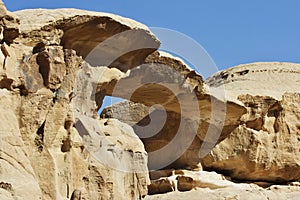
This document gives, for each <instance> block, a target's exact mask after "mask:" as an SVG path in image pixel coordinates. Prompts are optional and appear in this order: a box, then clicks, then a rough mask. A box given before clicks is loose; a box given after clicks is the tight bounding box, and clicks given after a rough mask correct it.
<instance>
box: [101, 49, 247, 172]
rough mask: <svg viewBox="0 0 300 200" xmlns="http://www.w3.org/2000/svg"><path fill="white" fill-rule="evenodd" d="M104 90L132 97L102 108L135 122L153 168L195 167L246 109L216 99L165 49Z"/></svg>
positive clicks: (133, 124)
mask: <svg viewBox="0 0 300 200" xmlns="http://www.w3.org/2000/svg"><path fill="white" fill-rule="evenodd" d="M102 91H105V92H106V94H107V95H110V96H117V97H122V98H125V99H129V100H130V101H131V102H128V105H126V103H121V104H118V105H114V106H112V108H111V109H106V110H104V111H103V112H102V116H103V117H113V118H117V119H119V120H121V121H123V122H125V123H129V124H131V125H132V126H133V128H134V130H135V132H136V133H137V134H138V135H139V136H140V138H142V140H143V142H144V144H145V148H146V150H147V152H148V153H149V167H150V169H160V168H163V167H167V166H169V165H171V166H169V167H175V168H182V167H190V168H197V167H198V164H199V162H200V157H201V156H204V155H205V154H206V153H208V152H209V151H210V150H211V149H212V147H213V146H214V145H215V144H216V143H218V142H220V141H222V140H223V139H224V138H226V137H227V135H228V134H229V133H230V132H231V131H232V130H234V128H236V127H237V126H238V125H239V123H240V121H239V119H240V117H241V116H242V114H243V113H244V112H245V109H244V108H243V107H242V106H240V105H237V104H236V103H232V102H225V101H223V100H220V99H217V98H216V97H214V95H212V94H210V93H209V91H208V90H207V87H206V85H205V84H204V82H203V80H202V77H201V76H200V75H198V74H197V73H196V72H195V71H193V70H191V69H190V68H189V67H188V66H187V65H186V64H185V63H184V62H183V61H181V60H180V59H177V58H175V57H172V56H170V55H168V54H166V53H162V52H155V53H154V54H152V55H150V56H149V57H148V58H147V59H146V62H145V64H143V65H141V66H139V67H138V68H135V69H132V70H131V71H130V73H127V74H125V76H124V77H123V78H120V79H114V80H113V81H112V82H111V83H109V84H103V83H102V84H98V89H97V93H101V92H102ZM133 102H135V103H133ZM150 107H152V109H151V112H150ZM161 155H164V157H165V159H161ZM175 161H176V162H175Z"/></svg>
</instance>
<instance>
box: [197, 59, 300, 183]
mask: <svg viewBox="0 0 300 200" xmlns="http://www.w3.org/2000/svg"><path fill="white" fill-rule="evenodd" d="M299 69H300V65H299V64H292V63H291V64H290V63H257V64H250V65H245V66H241V67H236V68H233V69H230V70H228V71H227V70H226V71H224V72H220V73H219V74H217V75H214V76H213V77H212V78H209V79H208V81H207V82H208V83H209V84H210V85H211V86H216V87H217V86H218V82H217V81H216V80H217V78H216V77H219V76H223V79H224V80H225V81H224V85H225V88H226V93H227V95H228V98H229V99H230V100H232V101H236V102H241V103H242V104H243V105H245V106H246V108H247V110H248V111H247V114H245V115H244V116H242V118H241V121H242V125H240V126H239V127H238V128H237V129H235V130H234V131H233V132H232V133H231V134H230V135H229V137H228V138H226V139H225V140H224V141H222V142H221V143H220V144H219V145H217V146H216V147H215V148H214V149H213V151H212V152H211V153H210V155H209V156H207V157H206V158H205V159H204V160H203V163H202V164H203V165H204V167H205V168H206V169H214V170H218V171H222V172H223V173H225V174H227V175H230V176H231V177H233V178H235V179H240V180H252V181H267V182H271V183H284V182H287V181H293V180H299V179H300V176H299V173H298V171H299V167H300V165H299V164H300V160H299V148H298V147H299V134H300V131H299V117H300V115H299V97H300V96H299V86H300V85H299V82H298V80H299V79H300V71H299ZM277 83H278V84H277ZM285 92H291V93H285ZM294 92H298V93H294ZM253 94H256V95H258V96H253ZM235 98H236V99H235Z"/></svg>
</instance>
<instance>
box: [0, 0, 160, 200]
mask: <svg viewBox="0 0 300 200" xmlns="http://www.w3.org/2000/svg"><path fill="white" fill-rule="evenodd" d="M1 3H2V2H1ZM10 14H11V13H9V12H7V11H6V9H5V7H2V9H1V20H0V26H1V30H2V34H1V37H2V38H1V45H2V46H1V52H0V61H1V64H2V65H1V66H0V88H1V89H0V93H1V96H0V97H1V98H0V101H1V111H2V114H1V145H0V149H1V155H0V156H1V172H0V196H1V199H45V200H47V199H49V200H50V199H51V200H52V199H70V198H72V199H139V198H142V197H143V196H145V195H146V194H147V185H148V184H149V176H148V173H147V153H146V152H145V149H144V146H143V144H142V143H141V141H140V140H139V138H138V137H137V136H136V135H135V134H134V132H133V130H132V129H131V127H129V126H128V125H126V124H123V123H121V122H118V121H117V120H114V121H111V122H106V121H100V120H99V119H98V118H97V110H96V109H95V108H96V107H95V106H94V105H96V102H94V99H95V98H93V97H92V94H94V93H93V92H94V91H93V85H92V84H91V81H88V80H87V79H86V77H87V76H89V75H90V70H93V69H94V71H95V70H96V71H97V70H98V71H97V72H99V71H103V70H104V71H105V70H106V71H111V72H112V76H111V77H110V76H107V77H106V78H104V77H102V78H101V77H99V74H98V78H99V79H97V80H100V82H101V80H102V81H105V82H109V81H111V79H112V78H114V77H118V76H119V75H118V74H121V75H122V74H123V72H121V71H120V70H123V71H127V70H128V69H130V68H132V67H135V66H136V65H138V64H139V63H140V62H144V60H145V58H146V56H147V55H148V54H150V53H152V52H153V51H155V50H156V49H157V48H158V46H159V42H158V40H157V39H156V38H155V36H153V35H152V33H151V32H150V31H149V30H148V29H147V28H146V27H145V26H144V25H141V24H139V23H137V22H134V21H133V20H129V19H126V18H122V17H118V16H115V15H110V14H104V13H95V12H88V11H80V10H74V9H62V10H43V9H42V10H26V11H18V12H15V13H13V14H12V15H10ZM127 31H128V32H127ZM118 33H119V35H118V37H116V38H114V39H113V40H112V42H110V43H105V41H106V40H107V39H108V38H109V37H111V36H114V35H115V34H118ZM122 33H124V34H122ZM133 36H134V37H133ZM101 43H105V45H104V46H106V45H107V44H111V45H112V46H107V49H106V50H107V51H106V53H107V54H105V55H103V54H101V55H103V56H104V57H105V58H107V59H106V60H105V59H104V60H100V61H103V62H101V63H100V62H99V60H98V61H97V60H94V59H93V58H91V59H89V54H92V55H93V54H97V53H99V51H101V52H102V53H103V51H104V50H103V49H101V48H100V49H97V48H96V50H94V51H93V49H94V48H95V47H96V46H97V45H100V44H101ZM116 44H118V49H119V50H120V51H118V52H115V51H114V50H116V46H113V45H116ZM135 44H138V46H134V45H135ZM140 46H146V47H147V48H145V49H143V48H137V49H134V48H136V47H140ZM100 47H101V45H100ZM110 47H111V49H109V48H110ZM102 48H103V46H102ZM128 49H131V50H132V51H130V53H129V54H126V53H128V52H125V51H126V50H128ZM135 50H136V51H135ZM112 55H113V56H116V57H114V58H113V60H110V59H111V58H112ZM104 57H103V58H104ZM83 58H85V59H86V61H84V60H83ZM87 61H88V62H87ZM93 61H95V62H93ZM109 61H111V63H109ZM91 65H95V66H94V68H93V67H92V66H91ZM98 65H99V66H98ZM113 67H116V68H113ZM117 68H118V69H117ZM119 69H120V70H119ZM100 75H101V74H100ZM81 78H82V79H81ZM79 83H80V84H79ZM83 89H90V91H87V90H83ZM101 98H104V94H103V95H102V97H101ZM91 101H92V103H91ZM95 130H97V132H96V131H95ZM90 141H94V142H95V141H98V142H99V143H97V144H96V146H93V144H94V143H89V142H90ZM99 148H100V149H99ZM99 152H100V157H99V156H96V155H97V153H98V154H99ZM102 155H105V158H106V159H107V161H110V162H106V163H105V162H103V160H102V159H101V156H102ZM108 164H109V165H108ZM116 166H122V167H123V168H122V169H118V168H114V167H116ZM2 197H3V198H2Z"/></svg>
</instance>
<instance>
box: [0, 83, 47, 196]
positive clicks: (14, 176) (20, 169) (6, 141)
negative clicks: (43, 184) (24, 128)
mask: <svg viewBox="0 0 300 200" xmlns="http://www.w3.org/2000/svg"><path fill="white" fill-rule="evenodd" d="M18 101H19V99H18V98H17V97H15V96H13V95H11V94H10V93H9V92H8V91H7V90H3V89H1V90H0V110H1V115H0V127H1V128H0V166H1V172H0V188H1V189H2V190H5V192H2V190H1V192H0V193H1V195H4V194H5V193H6V196H7V197H5V198H4V197H3V198H2V199H9V198H11V199H41V197H42V192H41V188H40V186H39V182H38V181H37V180H36V178H37V177H36V174H35V172H34V170H33V168H32V165H31V163H30V160H29V159H28V157H27V152H26V146H25V144H24V142H23V140H22V137H21V133H20V130H19V126H18V118H17V116H16V114H15V111H14V106H15V105H14V104H17V102H18Z"/></svg>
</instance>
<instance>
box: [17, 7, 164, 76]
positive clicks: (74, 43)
mask: <svg viewBox="0 0 300 200" xmlns="http://www.w3.org/2000/svg"><path fill="white" fill-rule="evenodd" d="M15 14H16V15H17V16H18V17H19V18H20V24H21V25H20V31H21V32H22V37H21V38H20V40H21V41H23V43H26V45H28V46H29V45H30V46H32V47H35V50H36V51H37V50H38V49H41V48H43V46H44V45H45V44H51V45H53V44H56V45H57V44H60V45H61V46H63V48H65V49H73V50H75V51H76V53H77V54H78V55H80V56H82V57H83V58H84V59H85V60H86V61H87V62H88V63H90V64H91V65H92V66H109V67H116V68H118V69H120V70H121V71H127V70H128V69H130V68H133V67H136V66H138V65H140V64H142V63H143V62H144V60H145V58H146V57H147V56H148V55H149V54H150V53H152V52H153V51H155V50H156V49H157V48H158V47H159V44H160V43H159V41H158V40H157V39H156V37H155V36H154V35H153V34H152V33H151V32H150V31H149V30H148V28H147V27H146V26H144V25H142V24H140V23H138V22H136V21H133V20H131V19H127V18H123V17H120V16H117V15H113V14H108V13H100V12H91V11H83V10H77V9H57V10H46V9H35V10H22V11H17V12H15ZM36 16H38V20H36ZM28 37H30V40H28V39H26V38H28Z"/></svg>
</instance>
